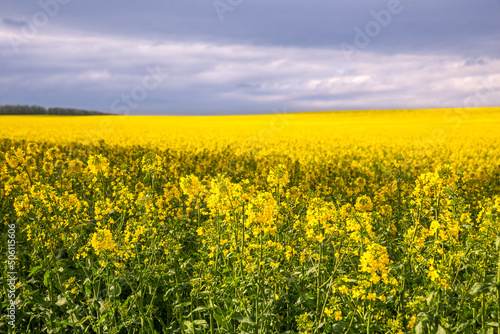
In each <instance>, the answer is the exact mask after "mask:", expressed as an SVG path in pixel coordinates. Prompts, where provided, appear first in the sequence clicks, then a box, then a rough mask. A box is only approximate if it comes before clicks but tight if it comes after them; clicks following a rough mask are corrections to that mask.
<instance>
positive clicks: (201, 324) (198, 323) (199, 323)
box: [193, 320, 208, 327]
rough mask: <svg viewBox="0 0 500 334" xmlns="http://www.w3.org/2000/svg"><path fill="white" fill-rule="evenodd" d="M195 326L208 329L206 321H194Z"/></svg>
mask: <svg viewBox="0 0 500 334" xmlns="http://www.w3.org/2000/svg"><path fill="white" fill-rule="evenodd" d="M193 322H194V324H195V325H198V326H202V327H208V323H207V322H206V321H205V320H195V321H193Z"/></svg>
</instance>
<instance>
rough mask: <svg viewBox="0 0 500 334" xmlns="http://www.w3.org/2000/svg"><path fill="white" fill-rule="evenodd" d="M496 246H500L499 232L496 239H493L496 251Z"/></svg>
mask: <svg viewBox="0 0 500 334" xmlns="http://www.w3.org/2000/svg"><path fill="white" fill-rule="evenodd" d="M498 246H500V234H499V235H497V240H496V241H495V248H496V249H497V251H498Z"/></svg>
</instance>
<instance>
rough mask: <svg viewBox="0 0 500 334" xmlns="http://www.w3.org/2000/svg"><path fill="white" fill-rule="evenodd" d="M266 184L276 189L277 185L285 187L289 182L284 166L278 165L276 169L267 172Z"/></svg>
mask: <svg viewBox="0 0 500 334" xmlns="http://www.w3.org/2000/svg"><path fill="white" fill-rule="evenodd" d="M267 182H268V183H269V185H270V186H271V187H276V186H278V185H279V186H280V187H286V186H287V184H288V183H289V182H290V177H289V176H288V171H287V170H286V166H285V165H283V164H279V165H278V166H277V167H275V168H273V169H271V171H269V175H268V176H267Z"/></svg>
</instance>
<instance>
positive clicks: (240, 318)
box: [232, 315, 252, 324]
mask: <svg viewBox="0 0 500 334" xmlns="http://www.w3.org/2000/svg"><path fill="white" fill-rule="evenodd" d="M232 318H233V319H234V320H237V321H238V322H240V323H242V324H252V320H251V319H250V318H249V317H246V316H243V315H233V317H232Z"/></svg>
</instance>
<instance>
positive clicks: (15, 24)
mask: <svg viewBox="0 0 500 334" xmlns="http://www.w3.org/2000/svg"><path fill="white" fill-rule="evenodd" d="M2 24H4V25H6V26H9V27H12V28H23V27H26V26H27V25H28V21H26V20H25V19H14V18H10V17H4V18H3V19H2Z"/></svg>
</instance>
